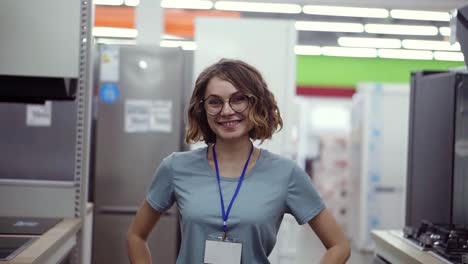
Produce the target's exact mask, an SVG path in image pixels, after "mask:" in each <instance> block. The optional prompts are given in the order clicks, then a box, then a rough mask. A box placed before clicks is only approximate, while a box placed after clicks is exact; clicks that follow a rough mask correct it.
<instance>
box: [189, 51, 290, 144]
mask: <svg viewBox="0 0 468 264" xmlns="http://www.w3.org/2000/svg"><path fill="white" fill-rule="evenodd" d="M213 77H218V78H220V79H222V80H225V81H228V82H230V83H231V84H232V85H233V86H234V87H236V88H237V89H238V90H239V91H240V92H241V93H243V94H245V95H247V96H248V98H249V105H250V110H249V113H248V119H249V120H250V121H251V122H252V123H253V124H254V126H253V128H252V129H251V130H250V131H249V137H250V138H251V139H253V140H261V142H263V141H264V140H265V139H270V138H271V137H272V135H273V133H275V131H277V130H280V129H281V128H282V127H283V120H282V118H281V115H280V111H279V109H278V105H277V103H276V100H275V97H274V96H273V94H272V93H271V92H270V91H269V90H268V86H267V84H266V83H265V80H264V79H263V77H262V75H261V74H260V72H259V71H258V70H257V69H255V68H254V67H253V66H251V65H249V64H247V63H245V62H243V61H240V60H231V59H221V60H220V61H219V62H217V63H215V64H213V65H211V66H209V67H208V68H206V69H205V70H204V71H203V72H202V73H200V75H199V76H198V78H197V80H196V82H195V89H194V90H193V93H192V97H191V98H190V103H189V108H188V127H187V133H186V136H185V141H186V142H187V143H189V144H190V143H196V142H199V141H205V143H206V144H212V143H215V142H216V134H215V133H214V132H213V131H212V130H211V128H210V126H209V125H208V121H207V116H206V111H205V109H204V107H203V103H201V101H202V100H203V97H204V95H205V91H206V87H207V85H208V82H209V81H210V80H211V79H212V78H213Z"/></svg>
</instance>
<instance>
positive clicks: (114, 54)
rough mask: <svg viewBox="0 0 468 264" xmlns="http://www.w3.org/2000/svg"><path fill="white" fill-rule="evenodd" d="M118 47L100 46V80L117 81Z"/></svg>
mask: <svg viewBox="0 0 468 264" xmlns="http://www.w3.org/2000/svg"><path fill="white" fill-rule="evenodd" d="M119 61H120V49H119V47H118V46H107V45H104V46H102V48H101V72H100V76H99V79H100V81H101V82H118V81H119V70H120V69H119Z"/></svg>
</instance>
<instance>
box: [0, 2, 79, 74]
mask: <svg viewBox="0 0 468 264" xmlns="http://www.w3.org/2000/svg"><path fill="white" fill-rule="evenodd" d="M79 22H80V1H76V0H46V1H30V0H2V1H0V25H1V26H0V74H4V75H28V76H50V77H78V66H79V44H80V43H79V35H80V33H79V32H80V31H79V30H80V23H79Z"/></svg>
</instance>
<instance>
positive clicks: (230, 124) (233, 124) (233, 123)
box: [220, 120, 241, 127]
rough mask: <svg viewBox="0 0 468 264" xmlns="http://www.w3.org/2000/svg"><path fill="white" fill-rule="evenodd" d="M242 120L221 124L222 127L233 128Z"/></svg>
mask: <svg viewBox="0 0 468 264" xmlns="http://www.w3.org/2000/svg"><path fill="white" fill-rule="evenodd" d="M240 121H241V120H235V121H227V122H220V124H221V125H223V126H226V127H232V126H235V125H237V124H238V123H239V122H240Z"/></svg>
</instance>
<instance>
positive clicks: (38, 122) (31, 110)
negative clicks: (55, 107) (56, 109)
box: [26, 102, 52, 127]
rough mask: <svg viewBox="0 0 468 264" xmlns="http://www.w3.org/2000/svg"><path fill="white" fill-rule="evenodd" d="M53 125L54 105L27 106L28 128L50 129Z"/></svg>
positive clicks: (49, 103) (47, 103) (48, 103)
mask: <svg viewBox="0 0 468 264" xmlns="http://www.w3.org/2000/svg"><path fill="white" fill-rule="evenodd" d="M51 125H52V103H51V102H46V103H45V104H44V105H26V126H35V127H50V126H51Z"/></svg>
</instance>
